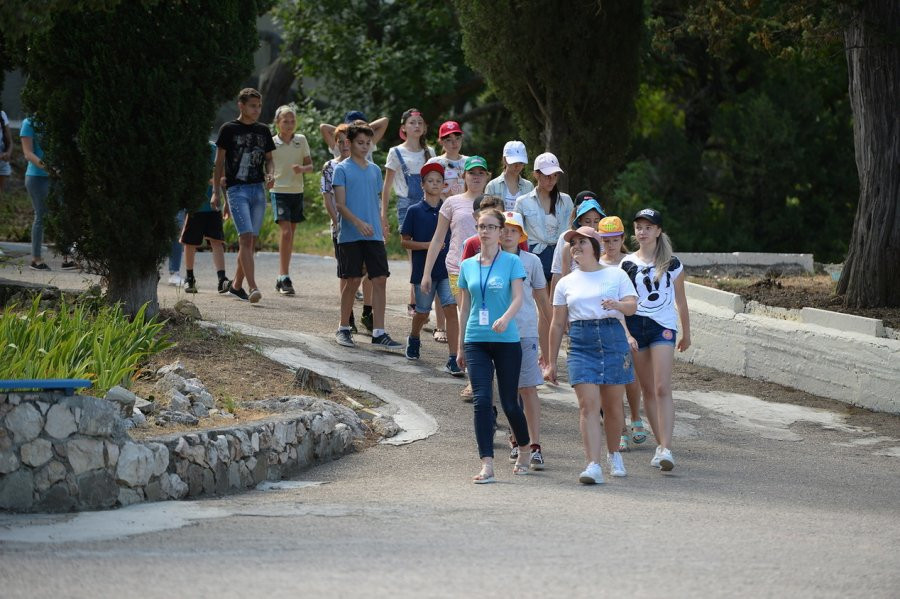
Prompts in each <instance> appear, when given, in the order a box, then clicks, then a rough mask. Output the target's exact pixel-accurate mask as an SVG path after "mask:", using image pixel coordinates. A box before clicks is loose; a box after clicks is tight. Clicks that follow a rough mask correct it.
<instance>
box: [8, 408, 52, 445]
mask: <svg viewBox="0 0 900 599" xmlns="http://www.w3.org/2000/svg"><path fill="white" fill-rule="evenodd" d="M6 428H8V429H9V432H10V433H12V437H13V441H15V442H16V443H18V444H21V443H28V442H29V441H31V440H32V439H36V438H37V436H38V435H39V434H41V429H42V428H44V418H43V417H42V416H41V413H40V412H39V411H38V409H37V408H35V407H34V406H33V405H32V404H31V403H23V404H20V405H18V406H16V407H15V408H14V409H13V410H12V411H11V412H10V413H9V414H7V415H6Z"/></svg>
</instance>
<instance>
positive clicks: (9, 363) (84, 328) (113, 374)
mask: <svg viewBox="0 0 900 599" xmlns="http://www.w3.org/2000/svg"><path fill="white" fill-rule="evenodd" d="M145 308H146V306H144V307H142V308H141V309H140V310H139V311H138V313H137V314H136V315H135V316H134V318H133V319H131V320H129V319H128V318H127V317H125V315H124V314H122V310H121V308H120V307H119V306H118V305H116V306H112V307H109V306H104V307H101V308H99V309H98V310H96V311H94V310H92V309H91V307H90V305H89V304H87V303H81V304H76V305H69V304H66V303H62V304H61V305H60V307H59V308H58V309H56V310H44V309H41V306H40V297H36V298H35V299H34V301H33V302H32V304H31V307H30V308H29V309H28V310H27V311H19V310H17V308H16V306H8V307H7V308H6V309H5V310H4V311H3V314H2V317H0V379H45V378H78V379H88V380H90V381H91V382H92V383H93V384H94V386H93V388H91V389H90V390H89V392H90V393H92V394H96V395H98V396H103V395H105V394H106V392H107V391H108V390H109V389H110V388H112V387H114V386H116V385H122V386H124V387H130V386H131V383H132V381H133V379H134V377H135V375H136V373H137V370H138V367H139V366H140V365H141V364H142V363H143V362H144V361H146V360H147V359H149V358H150V357H151V356H153V355H155V354H157V353H159V352H161V351H163V350H165V349H167V348H169V347H171V346H172V344H171V343H170V342H169V340H168V338H167V337H166V336H165V335H161V334H160V331H161V329H162V327H163V323H160V322H156V321H155V320H154V319H147V318H146V317H145Z"/></svg>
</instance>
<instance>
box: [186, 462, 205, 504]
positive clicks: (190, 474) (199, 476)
mask: <svg viewBox="0 0 900 599" xmlns="http://www.w3.org/2000/svg"><path fill="white" fill-rule="evenodd" d="M203 471H204V469H203V468H201V467H200V466H198V465H197V464H191V465H190V466H188V471H187V481H186V482H187V485H188V495H190V496H191V497H196V496H198V495H200V494H201V493H203Z"/></svg>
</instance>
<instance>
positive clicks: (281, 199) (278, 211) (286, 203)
mask: <svg viewBox="0 0 900 599" xmlns="http://www.w3.org/2000/svg"><path fill="white" fill-rule="evenodd" d="M269 199H270V200H271V201H272V216H273V217H274V218H275V222H276V223H277V222H278V221H281V220H285V221H290V222H292V223H302V222H303V221H305V220H306V217H305V216H303V194H302V193H276V192H274V191H270V192H269Z"/></svg>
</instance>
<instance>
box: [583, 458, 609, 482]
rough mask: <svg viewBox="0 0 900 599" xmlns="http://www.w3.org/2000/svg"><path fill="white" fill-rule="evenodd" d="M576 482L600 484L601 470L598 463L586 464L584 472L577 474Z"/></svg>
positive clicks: (601, 478)
mask: <svg viewBox="0 0 900 599" xmlns="http://www.w3.org/2000/svg"><path fill="white" fill-rule="evenodd" d="M578 482H580V483H582V484H585V485H602V484H603V470H602V469H601V468H600V464H598V463H597V462H591V463H590V464H588V466H587V468H585V469H584V472H582V473H581V474H579V475H578Z"/></svg>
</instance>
